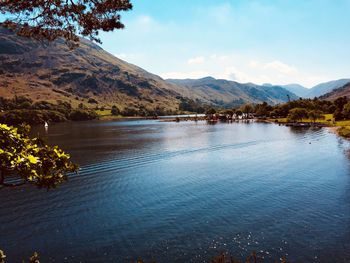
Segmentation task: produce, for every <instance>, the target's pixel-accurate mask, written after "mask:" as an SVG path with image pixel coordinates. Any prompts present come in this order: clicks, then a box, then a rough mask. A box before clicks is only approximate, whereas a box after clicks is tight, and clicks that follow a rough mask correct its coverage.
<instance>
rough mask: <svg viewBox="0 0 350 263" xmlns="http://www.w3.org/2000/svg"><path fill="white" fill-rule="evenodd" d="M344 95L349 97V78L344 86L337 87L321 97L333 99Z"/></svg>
mask: <svg viewBox="0 0 350 263" xmlns="http://www.w3.org/2000/svg"><path fill="white" fill-rule="evenodd" d="M343 96H346V97H348V98H350V80H349V82H348V83H346V84H345V85H344V86H342V87H340V88H337V89H335V90H333V91H331V92H329V93H327V94H325V95H323V96H321V97H320V98H321V99H326V100H335V99H337V98H339V97H343Z"/></svg>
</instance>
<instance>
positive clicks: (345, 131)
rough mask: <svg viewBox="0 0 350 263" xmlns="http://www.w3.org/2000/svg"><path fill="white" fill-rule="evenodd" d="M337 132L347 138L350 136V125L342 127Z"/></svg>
mask: <svg viewBox="0 0 350 263" xmlns="http://www.w3.org/2000/svg"><path fill="white" fill-rule="evenodd" d="M337 132H338V134H339V135H340V136H343V137H345V138H350V127H348V126H343V127H340V128H339V129H338V130H337Z"/></svg>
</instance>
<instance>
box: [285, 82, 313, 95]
mask: <svg viewBox="0 0 350 263" xmlns="http://www.w3.org/2000/svg"><path fill="white" fill-rule="evenodd" d="M281 87H283V88H285V89H286V90H288V91H290V92H292V93H294V94H295V95H297V96H298V97H302V98H304V97H306V96H307V94H308V93H309V92H310V89H307V88H305V87H303V86H301V85H299V84H288V85H281Z"/></svg>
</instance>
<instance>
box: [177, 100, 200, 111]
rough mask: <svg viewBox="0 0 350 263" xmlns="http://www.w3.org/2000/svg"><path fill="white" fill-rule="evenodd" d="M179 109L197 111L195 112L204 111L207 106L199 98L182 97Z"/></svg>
mask: <svg viewBox="0 0 350 263" xmlns="http://www.w3.org/2000/svg"><path fill="white" fill-rule="evenodd" d="M179 110H180V111H189V112H195V113H204V112H205V107H204V106H203V104H202V103H201V102H200V101H198V100H196V101H194V100H191V99H186V98H181V102H180V104H179Z"/></svg>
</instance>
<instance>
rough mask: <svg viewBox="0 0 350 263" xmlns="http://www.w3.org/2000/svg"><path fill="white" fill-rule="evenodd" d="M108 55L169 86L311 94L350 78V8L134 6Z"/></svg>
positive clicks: (308, 1) (283, 2)
mask: <svg viewBox="0 0 350 263" xmlns="http://www.w3.org/2000/svg"><path fill="white" fill-rule="evenodd" d="M132 3H133V5H134V9H133V10H132V11H129V12H126V13H123V14H122V20H123V21H124V23H125V25H126V28H125V29H124V30H122V31H115V32H109V33H103V34H102V35H101V36H102V41H103V44H102V47H103V48H105V49H106V50H107V51H109V52H110V53H112V54H114V55H116V56H118V57H119V58H121V59H124V60H126V61H128V62H131V63H134V64H136V65H138V66H140V67H142V68H144V69H146V70H148V71H150V72H152V73H155V74H158V75H160V76H162V77H163V78H199V77H204V76H208V75H211V76H214V77H216V78H226V79H231V80H236V81H240V82H254V83H258V84H261V83H273V84H287V83H300V84H302V85H305V86H307V87H311V86H313V85H315V84H317V83H320V82H324V81H329V80H333V79H339V78H347V77H350V16H349V13H350V0H303V1H302V0H280V1H279V0H275V1H273V0H265V1H263V0H261V1H249V0H231V1H228V0H226V1H213V0H211V1H209V0H191V1H185V0H182V1H179V0H177V1H176V0H133V1H132Z"/></svg>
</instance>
